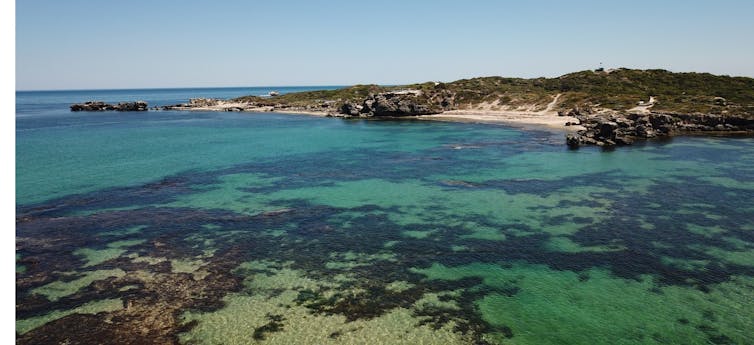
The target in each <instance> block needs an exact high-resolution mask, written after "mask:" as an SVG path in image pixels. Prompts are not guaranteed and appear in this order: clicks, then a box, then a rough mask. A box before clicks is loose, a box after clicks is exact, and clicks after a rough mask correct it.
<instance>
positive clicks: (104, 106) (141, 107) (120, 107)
mask: <svg viewBox="0 0 754 345" xmlns="http://www.w3.org/2000/svg"><path fill="white" fill-rule="evenodd" d="M105 110H115V111H146V110H147V102H144V101H136V102H121V103H118V104H108V103H105V102H99V101H89V102H85V103H76V104H73V105H71V111H105Z"/></svg>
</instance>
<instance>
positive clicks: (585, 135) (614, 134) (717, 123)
mask: <svg viewBox="0 0 754 345" xmlns="http://www.w3.org/2000/svg"><path fill="white" fill-rule="evenodd" d="M577 113H578V112H576V111H571V112H570V113H569V114H573V115H574V116H575V117H576V118H577V119H579V122H580V123H579V124H580V125H581V126H583V127H584V129H583V130H580V131H578V132H576V133H571V134H568V135H567V136H566V144H568V146H570V147H578V146H580V145H597V146H616V145H618V146H620V145H631V144H632V143H633V142H634V141H636V140H637V139H648V138H654V137H662V136H671V135H677V134H683V133H692V132H713V133H714V132H721V133H722V132H749V133H751V132H754V118H752V117H748V116H736V115H711V114H673V113H650V114H635V113H630V114H625V115H623V114H583V113H580V114H578V115H577Z"/></svg>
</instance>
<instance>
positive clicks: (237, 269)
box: [16, 87, 754, 344]
mask: <svg viewBox="0 0 754 345" xmlns="http://www.w3.org/2000/svg"><path fill="white" fill-rule="evenodd" d="M327 88H334V87H311V88H297V87H291V88H289V87H277V88H218V89H154V90H93V91H86V90H82V91H29V92H17V93H16V108H17V110H16V217H17V219H16V248H17V250H16V334H17V343H19V344H53V343H72V344H74V343H81V344H91V343H112V344H150V343H153V344H166V343H182V344H253V343H260V344H754V336H753V335H752V331H751V330H752V329H754V139H752V138H740V137H739V138H733V137H677V138H673V139H671V140H663V141H650V142H646V143H639V144H637V145H634V146H630V147H622V148H618V149H614V150H603V149H600V148H593V147H585V148H581V149H578V150H570V149H568V148H567V147H566V145H565V144H564V134H563V133H558V132H553V131H552V130H546V129H536V128H528V129H525V130H524V129H519V128H514V127H509V126H504V125H491V124H474V123H450V122H433V121H421V120H363V119H356V120H353V119H351V120H349V119H336V118H321V117H312V116H305V115H289V114H280V113H235V112H177V111H148V112H138V113H137V112H123V113H119V112H99V113H86V112H81V113H73V112H70V111H69V109H68V106H69V105H70V104H72V103H77V102H83V101H87V100H94V99H96V100H102V101H108V102H119V101H134V100H145V101H148V102H149V103H150V107H151V106H158V105H167V104H176V103H183V102H187V100H188V98H192V97H215V98H231V97H237V96H242V95H247V94H254V95H262V94H266V93H268V92H269V91H272V90H277V91H279V92H281V93H285V92H293V91H303V90H312V89H327Z"/></svg>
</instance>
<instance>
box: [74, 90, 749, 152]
mask: <svg viewBox="0 0 754 345" xmlns="http://www.w3.org/2000/svg"><path fill="white" fill-rule="evenodd" d="M454 96H455V95H454V94H453V93H451V92H447V91H444V90H438V91H433V92H423V91H421V90H411V89H405V90H394V91H388V92H379V93H370V94H369V95H367V96H365V97H364V98H363V99H361V100H360V101H358V100H346V101H333V100H317V101H311V102H306V103H303V104H295V105H294V104H286V103H283V102H276V101H275V99H274V97H272V98H267V99H260V98H256V99H254V100H241V99H234V100H221V99H209V98H192V99H190V100H189V102H188V103H183V104H175V105H167V106H162V107H155V108H152V109H153V110H178V111H239V112H284V113H297V114H308V115H316V116H328V117H342V118H422V119H430V120H431V119H437V120H443V119H449V120H451V121H453V120H457V121H464V120H467V121H469V120H470V121H479V122H498V123H512V124H522V123H523V124H532V125H542V124H544V125H549V126H553V125H554V126H556V127H560V128H568V127H567V126H570V128H571V129H572V130H571V131H569V133H567V134H566V138H565V143H566V144H567V145H568V146H569V147H572V148H577V147H580V146H601V147H610V146H624V145H631V144H633V143H634V142H636V141H640V140H646V139H652V138H660V137H669V136H675V135H684V134H709V135H720V134H740V133H744V134H747V135H754V117H752V116H746V115H731V114H725V115H714V114H681V113H669V112H653V111H650V109H651V105H649V106H646V107H637V108H636V110H634V111H628V112H626V111H623V112H618V111H609V110H605V109H598V110H592V108H583V109H580V108H578V107H576V108H573V109H571V110H570V111H567V112H564V111H560V112H554V111H550V110H549V109H550V108H553V107H555V106H556V103H557V100H558V98H559V95H558V96H555V98H554V99H553V100H552V102H551V103H550V104H549V105H548V107H547V109H545V110H542V111H516V110H500V111H489V110H478V109H477V110H475V109H473V108H472V109H467V110H459V109H458V108H459V106H458V104H457V103H456V100H455V99H454ZM105 110H115V111H145V110H147V103H146V102H142V101H138V102H125V103H119V104H117V105H112V104H107V103H104V102H96V101H92V102H86V103H81V104H74V105H71V111H105ZM550 113H552V114H550Z"/></svg>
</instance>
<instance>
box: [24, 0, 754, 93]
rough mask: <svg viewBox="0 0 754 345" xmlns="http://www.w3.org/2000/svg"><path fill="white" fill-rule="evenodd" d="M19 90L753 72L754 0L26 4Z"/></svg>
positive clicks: (42, 0)
mask: <svg viewBox="0 0 754 345" xmlns="http://www.w3.org/2000/svg"><path fill="white" fill-rule="evenodd" d="M15 6H16V18H15V19H16V37H15V40H16V53H15V68H16V70H15V72H16V85H15V87H16V90H53V89H102V88H105V89H109V88H116V89H119V88H160V87H223V86H283V85H351V84H368V83H375V84H404V83H414V82H424V81H453V80H457V79H461V78H470V77H478V76H491V75H502V76H509V77H526V78H529V77H540V76H544V77H555V76H559V75H562V74H566V73H570V72H575V71H580V70H585V69H593V68H596V67H599V66H600V63H603V65H604V66H605V67H607V68H612V67H629V68H663V69H668V70H671V71H676V72H710V73H714V74H724V75H734V76H749V77H754V62H752V61H754V20H752V18H754V1H751V0H717V1H706V0H705V1H703V0H699V1H695V0H688V1H675V0H666V1H644V0H632V1H604V0H603V1H586V0H571V1H555V0H552V1H548V0H530V1H505V0H497V1H472V0H466V1H444V0H434V1H422V0H414V1H408V0H403V1H390V0H387V1H355V0H350V1H293V0H289V1H286V0H272V1H270V0H268V1H248V0H238V1H236V0H229V1H192V0H184V1H168V0H164V1H161V0H150V1H144V0H129V1H102V0H96V1H82V0H66V1H60V0H22V1H17V2H16V5H15Z"/></svg>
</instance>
